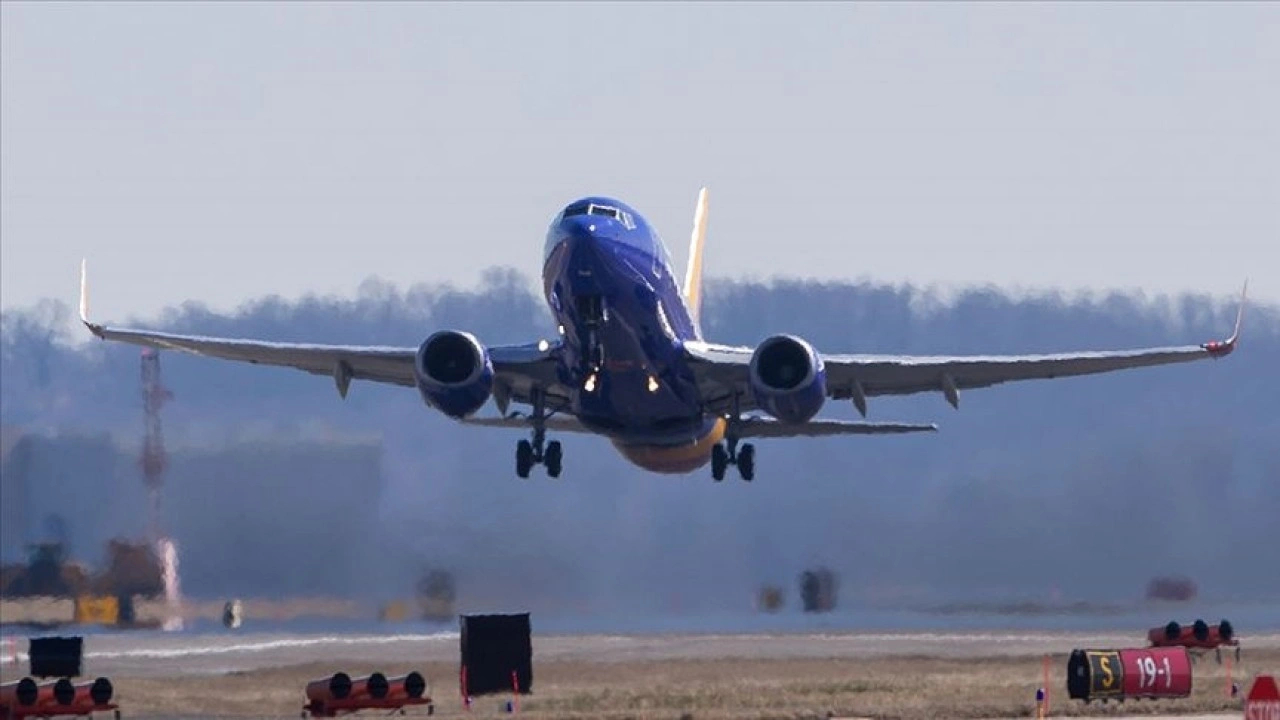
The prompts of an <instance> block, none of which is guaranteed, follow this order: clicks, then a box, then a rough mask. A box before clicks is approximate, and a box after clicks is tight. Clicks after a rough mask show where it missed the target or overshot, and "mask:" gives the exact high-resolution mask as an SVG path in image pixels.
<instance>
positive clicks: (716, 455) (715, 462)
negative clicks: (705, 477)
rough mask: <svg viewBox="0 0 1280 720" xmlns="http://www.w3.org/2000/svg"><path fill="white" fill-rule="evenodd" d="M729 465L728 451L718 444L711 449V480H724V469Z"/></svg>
mask: <svg viewBox="0 0 1280 720" xmlns="http://www.w3.org/2000/svg"><path fill="white" fill-rule="evenodd" d="M728 465H729V451H727V450H725V449H724V446H723V445H721V444H720V443H716V444H715V445H714V446H712V448H711V478H712V479H713V480H715V481H716V482H720V481H721V480H723V479H724V469H725V468H726V467H728Z"/></svg>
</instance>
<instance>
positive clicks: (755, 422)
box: [737, 417, 938, 439]
mask: <svg viewBox="0 0 1280 720" xmlns="http://www.w3.org/2000/svg"><path fill="white" fill-rule="evenodd" d="M937 430H938V426H937V425H934V424H933V423H928V424H914V423H891V422H884V423H879V422H857V421H853V420H826V419H817V420H810V421H809V422H807V423H800V424H790V423H781V422H778V421H777V420H774V419H773V418H766V417H750V418H743V419H742V422H741V424H740V425H738V429H737V432H738V436H739V437H741V438H744V439H746V438H795V437H830V436H833V435H898V434H903V433H914V432H937Z"/></svg>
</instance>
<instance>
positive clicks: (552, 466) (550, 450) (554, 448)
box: [542, 440, 563, 478]
mask: <svg viewBox="0 0 1280 720" xmlns="http://www.w3.org/2000/svg"><path fill="white" fill-rule="evenodd" d="M562 457H563V455H562V453H561V450H560V441H559V440H552V441H551V442H549V443H547V452H546V454H545V455H543V456H542V464H543V465H546V466H547V475H549V476H551V477H553V478H557V477H560V460H561V458H562Z"/></svg>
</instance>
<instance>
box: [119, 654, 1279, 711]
mask: <svg viewBox="0 0 1280 720" xmlns="http://www.w3.org/2000/svg"><path fill="white" fill-rule="evenodd" d="M358 667H359V666H358V664H356V663H344V662H343V661H342V660H338V659H335V660H333V661H326V662H316V663H310V664H306V665H298V666H292V667H282V668H274V669H268V670H263V671H259V672H252V673H247V672H236V673H230V674H223V675H218V676H213V677H191V676H180V677H149V678H136V679H130V678H119V679H117V681H116V685H117V696H118V699H119V702H120V703H121V706H122V707H123V708H127V713H126V717H130V718H138V717H141V716H154V717H167V718H177V717H184V716H185V717H194V716H201V717H208V716H215V715H216V716H234V717H282V718H283V717H297V716H298V713H299V711H300V709H301V706H302V703H303V697H302V688H303V686H304V685H305V683H306V682H307V681H308V680H311V679H315V678H319V677H324V676H327V675H329V674H331V673H332V672H334V671H335V670H343V671H346V672H353V670H355V669H356V668H358ZM1065 667H1066V655H1055V656H1052V657H1051V664H1050V683H1051V684H1050V692H1051V695H1050V710H1051V713H1052V715H1053V716H1068V715H1069V716H1080V715H1088V716H1107V715H1117V714H1183V713H1211V712H1219V711H1228V712H1229V711H1235V712H1239V711H1240V708H1241V701H1240V700H1239V699H1231V698H1229V697H1227V696H1226V692H1225V688H1226V675H1225V666H1223V665H1219V664H1217V663H1216V662H1214V661H1213V659H1212V658H1206V659H1202V660H1201V661H1200V662H1199V663H1198V664H1197V665H1196V666H1195V675H1194V682H1193V688H1194V689H1193V694H1192V696H1191V697H1190V698H1187V699H1184V700H1167V701H1140V702H1139V701H1129V702H1126V703H1124V704H1123V705H1118V704H1116V703H1110V704H1106V705H1104V704H1101V703H1092V704H1090V705H1085V704H1083V703H1081V702H1078V701H1069V700H1067V698H1066V691H1065V688H1064V687H1063V685H1064V682H1065V680H1064V678H1065ZM1277 668H1280V650H1274V649H1268V650H1258V651H1254V652H1249V653H1247V654H1246V655H1245V657H1244V658H1243V662H1242V665H1241V667H1240V668H1238V669H1237V670H1238V672H1237V673H1236V675H1237V678H1238V679H1239V680H1240V681H1241V685H1242V687H1243V688H1247V687H1248V685H1247V680H1248V678H1249V677H1250V676H1251V673H1253V672H1256V671H1258V670H1263V671H1273V670H1275V669H1277ZM368 669H370V670H373V669H379V670H381V671H383V672H387V673H388V674H392V673H400V672H407V671H409V670H414V669H416V670H420V671H422V672H424V674H426V676H427V678H428V682H429V683H430V685H431V690H430V691H429V692H430V693H431V694H432V695H433V696H434V698H435V700H436V709H435V711H436V712H435V714H436V715H437V716H452V717H458V716H462V715H464V712H463V710H462V705H461V701H460V699H459V697H458V690H457V688H458V683H457V672H458V666H457V664H456V663H445V662H428V663H424V664H419V665H416V666H409V665H390V666H387V667H383V668H368ZM355 671H356V672H358V670H355ZM1242 674H1243V676H1244V677H1240V676H1241V675H1242ZM1041 678H1042V667H1041V660H1040V657H1039V656H1027V657H1010V656H999V657H974V658H954V659H939V658H934V657H921V656H903V657H888V658H857V659H850V658H833V659H829V660H827V659H819V658H813V659H769V660H754V659H745V658H726V659H720V660H647V661H631V662H607V661H603V662H584V661H581V660H553V661H547V662H536V661H535V666H534V685H533V690H534V692H533V694H532V695H527V696H523V697H521V698H520V714H521V715H523V716H526V717H530V718H653V719H655V720H657V719H660V718H672V719H676V718H707V719H728V718H829V717H874V718H910V719H921V720H923V719H924V718H1008V717H1034V714H1035V691H1036V688H1037V687H1039V685H1040V684H1041ZM507 699H508V698H507V697H506V696H486V697H483V698H477V699H476V702H475V704H474V706H473V708H472V712H471V713H470V714H469V715H468V716H469V717H490V716H499V715H501V714H503V713H501V711H500V708H501V706H502V705H503V704H504V703H505V701H506V700H507ZM413 712H415V711H413V710H411V711H410V713H411V714H412V713H413ZM417 712H422V713H423V714H425V711H422V710H417Z"/></svg>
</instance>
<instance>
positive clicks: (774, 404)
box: [751, 335, 827, 423]
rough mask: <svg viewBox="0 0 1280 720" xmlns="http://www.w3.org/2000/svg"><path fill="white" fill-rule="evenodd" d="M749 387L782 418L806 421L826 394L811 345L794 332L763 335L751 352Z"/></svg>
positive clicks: (818, 360)
mask: <svg viewBox="0 0 1280 720" xmlns="http://www.w3.org/2000/svg"><path fill="white" fill-rule="evenodd" d="M751 391H752V392H753V393H754V394H755V396H756V402H757V403H758V404H759V405H760V408H761V409H762V410H764V411H765V412H767V413H769V414H770V415H772V416H773V417H775V418H777V419H778V420H780V421H782V422H787V423H803V422H807V421H808V420H809V419H810V418H812V417H813V416H814V415H817V414H818V411H819V410H821V409H822V404H823V402H825V401H826V397H827V373H826V370H825V369H824V368H823V366H822V358H821V357H819V355H818V352H817V351H816V350H814V349H813V346H812V345H810V344H809V343H807V342H805V341H804V340H802V339H800V338H798V337H796V336H794V335H774V336H773V337H769V338H766V339H765V341H764V342H762V343H760V345H759V346H758V347H757V348H756V351H755V353H753V354H752V355H751Z"/></svg>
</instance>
